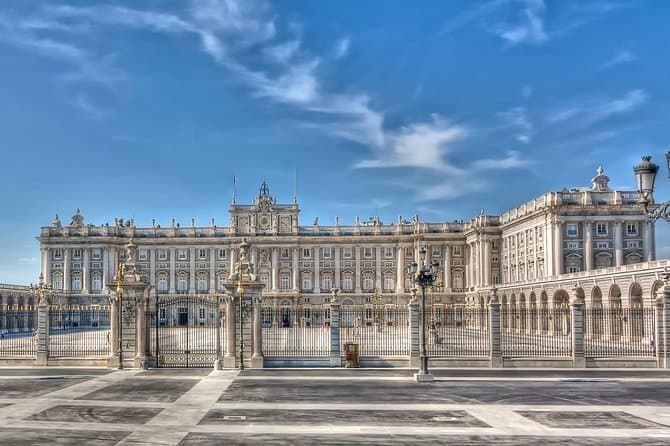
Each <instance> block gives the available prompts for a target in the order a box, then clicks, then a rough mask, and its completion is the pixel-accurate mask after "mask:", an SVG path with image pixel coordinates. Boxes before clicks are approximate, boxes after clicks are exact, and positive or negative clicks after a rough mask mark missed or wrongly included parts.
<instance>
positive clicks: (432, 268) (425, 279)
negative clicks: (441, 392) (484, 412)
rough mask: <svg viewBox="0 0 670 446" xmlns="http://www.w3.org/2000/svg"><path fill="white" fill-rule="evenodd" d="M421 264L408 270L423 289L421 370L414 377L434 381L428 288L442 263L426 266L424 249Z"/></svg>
mask: <svg viewBox="0 0 670 446" xmlns="http://www.w3.org/2000/svg"><path fill="white" fill-rule="evenodd" d="M419 259H420V261H421V264H417V263H416V262H412V264H410V265H409V267H408V268H407V272H408V273H409V276H410V280H411V281H412V283H414V284H416V285H418V286H419V287H421V338H420V339H421V354H420V357H419V359H420V362H421V369H420V370H419V373H417V374H416V375H414V377H415V378H416V380H417V381H419V382H422V381H427V382H430V381H432V380H433V376H432V375H431V374H430V373H429V372H428V355H427V354H426V288H427V287H429V286H430V285H432V284H433V283H434V282H435V280H436V279H437V267H438V266H439V265H440V263H439V262H438V261H437V260H434V261H432V262H431V263H429V264H426V248H425V247H422V248H421V250H420V251H419Z"/></svg>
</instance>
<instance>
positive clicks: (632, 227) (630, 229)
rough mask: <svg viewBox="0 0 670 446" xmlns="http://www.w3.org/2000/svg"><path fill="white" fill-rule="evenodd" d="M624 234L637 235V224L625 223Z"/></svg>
mask: <svg viewBox="0 0 670 446" xmlns="http://www.w3.org/2000/svg"><path fill="white" fill-rule="evenodd" d="M626 234H628V235H637V223H627V224H626Z"/></svg>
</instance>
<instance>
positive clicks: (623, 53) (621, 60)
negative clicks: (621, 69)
mask: <svg viewBox="0 0 670 446" xmlns="http://www.w3.org/2000/svg"><path fill="white" fill-rule="evenodd" d="M636 60H637V57H636V56H635V54H633V53H632V52H631V51H629V50H619V51H617V53H616V54H615V55H614V56H612V58H611V59H610V60H608V61H607V62H605V63H604V64H603V65H602V68H610V67H613V66H615V65H621V64H625V63H630V62H635V61H636Z"/></svg>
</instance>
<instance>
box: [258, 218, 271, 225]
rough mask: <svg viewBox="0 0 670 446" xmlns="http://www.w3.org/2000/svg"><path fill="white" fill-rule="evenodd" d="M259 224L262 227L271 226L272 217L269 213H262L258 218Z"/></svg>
mask: <svg viewBox="0 0 670 446" xmlns="http://www.w3.org/2000/svg"><path fill="white" fill-rule="evenodd" d="M258 224H259V225H260V227H261V228H267V227H269V226H270V217H269V216H268V215H261V216H260V217H259V218H258Z"/></svg>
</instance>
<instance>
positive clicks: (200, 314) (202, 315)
mask: <svg viewBox="0 0 670 446" xmlns="http://www.w3.org/2000/svg"><path fill="white" fill-rule="evenodd" d="M198 319H200V320H201V321H204V320H205V309H204V308H198Z"/></svg>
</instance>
